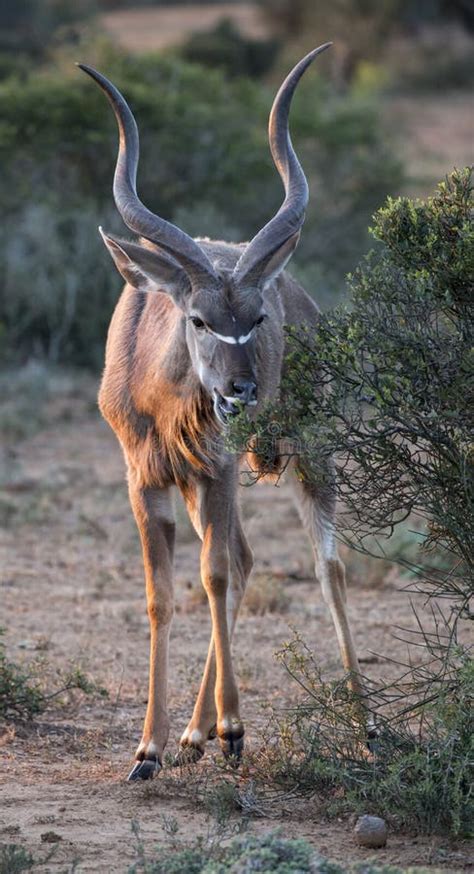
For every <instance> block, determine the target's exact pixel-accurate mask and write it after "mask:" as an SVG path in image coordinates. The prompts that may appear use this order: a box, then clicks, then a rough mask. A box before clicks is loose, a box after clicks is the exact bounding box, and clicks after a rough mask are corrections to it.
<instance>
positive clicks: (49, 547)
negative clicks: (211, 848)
mask: <svg viewBox="0 0 474 874" xmlns="http://www.w3.org/2000/svg"><path fill="white" fill-rule="evenodd" d="M64 414H65V411H64V410H62V411H61V415H62V421H61V422H56V423H55V422H54V421H51V424H50V426H49V427H48V428H46V429H43V430H42V431H40V432H39V433H37V434H36V435H35V436H33V437H31V438H29V439H26V440H23V441H16V442H15V443H12V442H10V443H9V444H8V445H6V446H4V449H3V451H2V471H1V479H2V485H3V487H4V491H3V496H2V504H1V510H2V515H3V522H4V528H3V534H2V542H1V554H0V560H1V561H0V563H1V605H2V610H1V616H2V620H1V621H2V625H5V626H6V630H7V633H6V644H7V647H8V655H9V657H10V658H11V659H12V660H14V661H20V662H21V661H27V662H28V661H31V660H33V659H39V660H40V661H41V662H42V667H41V669H40V673H42V674H44V675H46V676H48V677H49V682H52V683H53V685H54V682H56V683H58V682H59V680H58V679H57V678H56V680H55V679H54V677H55V674H56V672H57V671H58V670H59V669H61V668H66V669H69V668H70V667H71V666H74V665H80V666H81V667H82V668H83V669H84V670H85V671H87V672H88V674H89V675H90V676H91V678H93V680H94V681H95V682H97V683H98V684H100V685H101V686H103V687H105V689H106V690H107V693H108V697H107V698H101V697H100V696H95V697H89V696H84V695H83V694H82V693H76V694H75V695H73V696H72V697H71V696H69V697H66V698H65V699H64V700H56V701H55V702H54V704H52V705H51V707H50V709H49V710H47V711H46V712H45V713H44V714H43V715H42V716H40V717H39V718H38V719H37V721H36V722H35V723H34V725H33V726H32V727H29V728H19V727H17V729H16V730H15V729H14V728H13V727H9V728H7V729H6V730H5V731H4V733H3V736H2V738H1V746H0V754H1V757H2V769H1V775H0V781H1V786H0V798H1V803H0V841H3V842H15V843H19V844H21V845H25V846H27V847H28V848H29V849H30V850H31V851H32V852H33V853H34V854H35V855H38V856H41V855H42V854H43V855H44V853H45V852H46V851H47V850H48V849H49V846H50V845H49V844H48V843H45V840H46V839H45V838H44V837H43V838H42V835H45V833H47V832H51V831H52V832H54V834H55V835H56V836H59V838H60V840H58V842H57V849H56V852H55V854H54V857H53V859H52V860H51V861H50V862H48V864H47V865H46V866H45V867H44V870H50V871H59V870H61V871H64V866H65V864H66V863H68V864H69V865H70V864H71V862H72V861H73V860H74V859H77V860H79V867H78V869H77V870H78V871H80V872H89V871H107V872H108V871H113V872H126V871H127V869H128V866H129V865H130V864H131V863H132V861H133V859H134V849H133V842H132V836H131V822H132V820H134V821H137V822H139V824H140V828H141V831H142V834H143V837H144V839H145V844H146V846H147V848H148V849H150V848H152V847H153V846H154V845H155V844H156V843H158V842H160V841H163V840H164V839H165V838H166V835H165V831H166V821H167V818H168V819H169V817H170V816H172V817H175V818H176V820H177V821H178V823H179V825H180V829H181V831H180V834H181V835H182V837H183V839H184V840H186V839H189V838H191V837H194V836H195V835H196V834H198V833H203V832H204V831H205V830H206V828H207V825H206V817H205V813H204V811H203V810H202V809H201V808H200V807H199V805H198V804H197V803H196V792H197V791H198V788H199V784H200V781H201V782H202V781H205V780H206V775H208V774H209V772H210V769H212V764H211V762H212V759H211V757H212V755H213V754H214V752H215V745H213V744H212V745H210V746H209V755H206V756H205V758H204V759H203V760H202V761H201V762H200V763H199V764H198V765H197V766H195V768H194V769H193V771H192V773H190V774H186V773H182V772H180V771H177V770H171V769H168V770H165V771H164V772H163V773H162V775H161V776H160V778H158V779H157V780H156V781H154V782H153V784H141V785H136V784H134V785H128V784H126V783H125V782H124V778H125V776H126V774H127V771H128V768H129V766H130V764H131V761H132V757H133V751H134V748H135V745H136V743H137V742H138V740H139V736H140V729H141V721H142V719H143V716H144V712H145V702H146V684H147V648H148V636H149V635H148V622H147V616H146V612H145V601H144V592H143V583H142V571H141V560H140V552H139V545H138V538H137V534H136V531H135V528H134V523H133V521H132V516H131V512H130V510H129V507H128V502H127V495H126V488H125V483H124V474H123V463H122V458H121V454H120V451H119V449H118V446H117V444H116V442H115V438H114V436H113V434H112V433H111V432H110V431H109V430H108V428H107V426H106V425H105V424H104V423H102V422H101V421H100V419H99V417H98V414H97V413H96V412H95V411H94V410H93V408H92V405H91V406H90V408H89V405H88V404H83V403H82V404H81V403H79V401H78V400H77V399H74V398H72V399H71V400H70V408H69V411H68V412H67V418H68V419H69V421H64ZM241 491H242V502H243V515H244V519H245V526H246V530H247V532H248V536H249V539H250V541H251V544H252V547H253V548H254V551H255V555H256V566H255V571H254V575H253V584H252V586H253V593H254V594H253V600H252V599H251V601H250V602H249V606H248V607H247V608H244V609H243V611H242V619H241V621H240V623H239V626H238V630H237V635H236V640H235V647H234V650H235V661H236V665H237V674H238V678H239V685H240V690H241V710H242V714H243V718H244V721H245V724H246V729H247V734H246V738H247V745H248V748H250V749H255V748H256V747H258V744H259V742H260V737H261V730H262V727H263V726H264V725H265V724H266V720H267V717H266V710H265V704H266V703H267V702H272V703H273V704H274V705H283V704H285V703H288V701H294V699H295V695H296V694H297V692H296V689H295V686H294V684H292V681H291V680H290V679H289V677H288V676H287V675H286V674H285V672H284V670H283V668H282V667H281V666H279V665H278V664H277V663H276V662H275V660H274V658H273V653H274V652H275V650H277V649H278V648H279V647H280V646H281V644H282V643H283V642H284V641H285V640H287V639H288V638H289V637H290V636H291V632H290V626H295V627H297V628H298V630H299V631H300V632H301V633H302V634H303V636H304V637H305V638H306V640H307V642H308V643H309V644H310V645H311V646H312V647H313V648H314V650H315V652H316V653H317V655H318V657H319V658H320V659H321V661H322V664H323V665H324V666H325V670H326V671H327V674H328V676H331V675H334V676H337V675H338V674H339V675H340V673H341V669H340V664H339V658H338V653H337V648H336V643H335V639H334V631H333V628H332V625H331V621H330V618H329V616H328V613H327V610H326V608H325V607H324V605H323V603H322V601H321V596H320V592H319V587H318V586H317V585H316V583H314V582H313V579H312V572H311V557H310V552H309V548H308V545H307V543H306V540H305V538H304V536H303V533H302V531H301V529H300V527H299V523H298V520H297V516H296V513H295V511H294V508H293V506H292V503H291V500H290V495H289V492H288V488H287V486H285V485H282V486H281V487H279V488H275V487H274V486H272V485H263V486H256V487H253V488H250V489H248V488H247V489H242V490H241ZM177 516H178V522H179V539H178V547H177V552H176V563H175V580H176V603H177V612H176V618H175V622H174V628H173V633H172V642H171V673H170V676H171V683H170V709H171V720H172V729H171V738H170V745H169V749H170V751H171V752H173V751H174V750H175V749H176V745H177V742H178V739H179V736H180V734H181V732H182V730H183V727H184V726H185V724H186V722H187V719H188V718H189V715H190V713H191V710H192V706H193V701H194V699H195V696H196V693H197V690H198V685H199V679H200V674H201V671H202V667H203V663H204V657H205V652H206V649H207V644H208V639H209V617H208V610H207V606H206V604H205V602H204V600H203V598H202V596H201V595H200V584H199V582H198V548H199V547H198V542H197V541H196V538H195V535H194V533H193V532H192V529H191V526H190V524H189V522H188V521H187V519H186V516H185V514H184V511H183V508H182V507H181V505H179V504H178V507H177ZM359 568H360V565H359ZM352 576H353V578H352V580H351V585H350V592H349V601H350V616H351V620H352V623H353V628H354V631H355V639H356V643H357V646H358V649H359V653H360V656H361V658H362V661H363V663H364V667H365V669H366V671H367V673H368V674H370V676H372V677H379V676H382V675H383V676H387V674H388V673H389V672H390V667H389V666H387V665H386V664H384V663H383V660H382V659H381V657H378V656H375V657H374V655H373V653H389V654H390V655H391V656H392V657H394V656H396V655H401V656H403V655H405V648H404V646H403V645H402V644H401V643H399V642H397V641H396V640H394V638H393V626H395V625H408V626H412V625H413V617H412V615H411V611H410V605H409V599H408V596H407V595H406V593H404V592H402V591H400V589H401V584H397V582H396V580H394V579H393V575H392V580H391V581H390V576H389V577H387V578H386V579H385V581H384V582H383V583H379V584H378V585H377V586H374V584H373V580H372V582H371V583H370V585H369V583H368V576H365V575H361V574H360V570H359V575H358V576H357V574H356V575H355V576H354V573H353V575H352ZM372 577H373V573H372ZM269 583H271V585H272V586H273V587H274V589H273V592H274V595H275V597H274V601H275V604H274V605H273V606H274V608H275V612H268V611H267V612H265V613H264V615H255V613H252V612H251V609H249V608H252V605H254V604H255V597H256V593H257V594H258V592H259V591H260V590H261V589H262V588H263V589H265V588H266V589H267V590H268V585H269ZM270 600H271V599H269V598H268V596H266V597H264V598H263V603H264V604H265V603H268V604H269V603H270ZM251 827H252V828H254V829H260V830H262V829H271V828H276V827H281V828H282V830H283V833H284V834H287V835H289V836H295V835H300V836H304V837H306V838H307V839H308V840H309V841H310V842H311V843H312V844H314V845H315V846H316V847H317V848H318V849H319V850H321V851H322V852H323V853H326V854H328V855H329V856H331V857H332V858H334V859H337V860H340V861H344V860H348V859H352V860H363V859H365V858H367V857H369V856H371V855H372V854H373V851H372V852H371V851H368V850H367V851H366V850H362V849H358V848H356V847H355V845H354V843H353V838H352V825H351V823H350V821H345V820H338V821H334V820H333V821H329V820H328V819H327V818H326V816H325V811H324V804H323V803H321V801H320V802H316V801H314V802H304V803H300V802H297V801H295V800H293V801H292V800H287V801H285V800H283V801H282V802H280V803H279V804H275V805H274V806H273V807H271V808H267V809H266V810H265V811H264V816H263V818H259V819H257V820H255V821H254V822H253V823H252V826H251ZM468 858H469V850H468V847H467V845H466V844H465V843H459V844H458V845H456V846H455V845H451V844H449V843H448V842H446V841H445V842H440V841H439V840H431V839H427V838H421V837H419V838H417V837H414V836H413V835H412V836H409V835H403V834H401V835H400V834H392V835H391V837H390V840H389V843H388V845H387V848H386V849H384V850H380V851H379V852H378V854H377V859H378V860H379V861H380V862H392V863H395V862H397V863H400V862H401V863H403V864H404V865H406V866H408V865H417V864H433V865H436V866H437V867H443V866H444V868H445V869H446V870H450V871H454V870H462V869H463V868H465V867H467V865H468Z"/></svg>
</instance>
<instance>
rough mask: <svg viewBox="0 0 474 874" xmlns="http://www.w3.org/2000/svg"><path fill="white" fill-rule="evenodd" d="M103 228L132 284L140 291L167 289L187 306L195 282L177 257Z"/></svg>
mask: <svg viewBox="0 0 474 874" xmlns="http://www.w3.org/2000/svg"><path fill="white" fill-rule="evenodd" d="M99 232H100V235H101V237H102V239H103V241H104V243H105V245H106V246H107V249H108V250H109V252H110V254H111V256H112V259H113V261H114V263H115V266H116V268H117V270H118V272H119V273H120V274H121V275H122V276H123V278H124V279H125V281H126V282H128V283H129V285H132V286H133V287H134V288H136V289H137V291H146V292H152V291H164V292H166V294H169V295H170V296H171V297H172V298H173V300H174V302H175V303H176V304H177V305H178V306H180V307H182V308H183V306H184V299H185V298H186V296H187V295H188V294H189V292H190V290H191V283H190V281H189V278H188V275H187V273H186V272H185V271H184V270H183V268H182V267H180V266H179V264H177V263H176V261H174V260H173V259H172V258H171V257H170V256H168V255H166V254H165V253H164V252H162V251H157V250H156V249H147V248H146V247H145V246H140V245H138V243H129V242H128V241H127V240H118V239H117V238H116V237H113V236H111V235H110V234H105V233H104V231H103V230H102V228H99Z"/></svg>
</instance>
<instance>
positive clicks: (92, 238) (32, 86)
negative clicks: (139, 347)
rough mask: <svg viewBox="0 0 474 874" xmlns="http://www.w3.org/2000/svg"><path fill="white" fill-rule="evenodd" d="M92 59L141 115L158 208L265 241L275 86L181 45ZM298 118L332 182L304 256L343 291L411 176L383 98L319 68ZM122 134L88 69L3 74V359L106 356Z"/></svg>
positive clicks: (186, 222) (305, 88)
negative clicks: (335, 80) (375, 215)
mask: <svg viewBox="0 0 474 874" xmlns="http://www.w3.org/2000/svg"><path fill="white" fill-rule="evenodd" d="M78 52H79V53H80V50H78ZM91 54H92V55H94V54H95V57H94V56H93V57H92V58H91V57H90V55H91ZM86 59H87V60H89V61H91V62H93V63H95V64H96V65H97V66H98V67H99V68H101V69H103V70H104V71H105V72H106V73H107V74H108V75H109V76H110V77H111V78H112V79H113V80H114V81H115V82H116V83H117V85H118V87H119V88H120V89H121V90H122V91H123V92H124V93H125V94H126V96H127V98H128V99H129V101H130V104H131V106H132V108H133V110H134V112H135V113H136V117H137V121H138V124H139V127H140V130H141V164H140V179H139V184H140V191H141V192H143V193H144V194H143V196H144V199H146V202H147V205H149V206H150V208H151V209H153V210H155V211H156V212H158V213H159V214H160V215H163V216H164V217H166V218H170V219H171V220H175V221H178V220H179V221H182V222H183V226H184V229H185V230H189V231H190V232H194V233H196V232H198V233H201V234H203V233H207V234H208V235H210V236H217V237H220V236H221V234H222V232H223V229H224V230H225V231H226V234H229V235H230V236H231V238H234V239H248V238H250V237H251V236H253V234H254V233H255V232H256V230H257V229H258V228H259V227H261V226H262V225H263V224H264V223H265V222H266V221H267V220H268V218H269V216H271V215H272V214H273V213H274V212H275V211H276V209H277V208H278V206H279V203H280V200H281V190H280V185H279V182H278V178H277V177H276V173H275V170H274V168H273V165H272V162H271V158H270V155H269V151H268V145H267V137H266V124H267V115H268V109H269V106H270V102H271V94H270V93H269V92H268V91H267V90H266V87H265V86H262V85H259V84H257V83H253V82H251V81H250V80H248V79H245V78H234V79H232V80H229V79H227V78H226V77H225V76H224V75H223V74H222V73H221V72H219V71H216V70H213V71H211V70H209V69H207V70H206V69H204V68H202V67H199V66H197V65H193V64H189V63H186V62H184V61H182V60H180V59H178V58H176V57H173V56H169V57H166V58H163V57H160V56H156V55H155V56H141V57H132V56H129V55H126V54H124V53H122V52H119V51H116V50H114V49H112V48H110V46H108V45H105V46H104V45H102V44H100V45H98V46H97V47H96V48H95V49H89V52H88V57H87V58H86ZM71 68H72V65H71ZM292 129H293V132H294V139H295V142H296V143H297V145H298V150H299V152H300V153H301V157H302V161H303V164H304V166H305V169H306V171H307V174H308V177H309V178H310V179H311V180H314V181H315V183H314V184H315V187H316V189H317V190H318V194H317V196H316V197H315V199H314V200H315V205H314V208H313V209H312V210H310V211H309V212H308V219H307V226H306V229H305V234H304V235H303V241H302V245H301V247H300V251H299V253H298V257H299V263H300V267H301V269H302V270H307V269H309V265H310V264H312V262H313V261H314V260H317V261H318V263H319V264H320V268H319V273H318V283H319V284H320V285H321V286H323V288H324V287H325V286H326V287H330V288H331V289H332V290H333V291H336V290H337V289H338V286H340V284H341V279H342V275H343V272H344V271H345V270H347V269H349V268H350V267H352V266H353V264H354V263H355V261H356V260H357V258H358V256H359V254H360V252H362V251H363V249H364V246H365V243H366V224H367V220H368V217H369V215H370V214H371V212H372V211H373V209H374V208H375V207H376V206H378V204H379V203H380V202H381V199H382V197H384V196H385V194H386V193H387V191H389V190H392V189H393V188H394V187H395V186H397V185H398V184H399V180H400V170H399V167H398V165H397V163H396V162H395V161H394V160H393V157H392V156H391V153H390V151H389V149H388V147H387V145H386V142H385V140H384V139H383V137H382V135H381V131H380V127H379V123H378V119H377V114H376V112H375V108H374V107H373V106H371V105H370V104H368V103H367V102H366V101H362V100H361V99H360V98H356V97H351V95H346V96H343V95H340V94H337V93H336V92H335V91H334V90H332V89H331V87H330V86H327V85H324V84H323V83H322V82H321V81H319V80H318V79H317V78H315V77H314V75H313V76H312V78H311V81H309V80H308V81H307V82H303V83H302V85H301V89H300V91H299V93H298V95H297V98H296V101H295V106H294V111H293V117H292ZM116 144H117V134H116V129H115V122H114V119H113V117H112V113H111V112H109V111H107V107H106V106H105V104H104V98H103V95H101V94H100V93H99V91H98V89H97V88H95V87H94V85H93V83H91V82H90V81H89V80H88V79H86V77H85V76H84V75H83V74H79V73H74V74H71V75H70V76H69V75H66V76H64V75H63V74H62V73H61V75H59V74H58V71H57V70H55V71H54V72H53V71H51V70H50V71H49V72H47V71H42V72H40V73H38V72H32V73H31V75H29V76H28V77H27V78H26V79H22V80H20V79H15V78H13V79H12V78H10V79H9V80H8V81H6V82H4V83H3V84H2V85H0V159H1V161H2V168H3V174H2V182H1V183H0V206H1V208H2V214H3V216H4V229H5V231H4V234H3V235H2V241H1V242H0V269H1V271H2V275H5V276H6V278H7V279H6V283H4V284H3V285H2V288H1V289H0V337H1V341H2V347H3V349H2V353H0V354H2V357H3V358H5V357H7V356H8V357H9V358H10V359H13V361H18V360H25V359H26V358H27V357H28V356H29V355H31V354H36V355H43V356H45V357H46V358H49V359H50V360H57V361H60V362H70V363H78V364H86V365H89V366H92V367H97V364H98V361H99V359H100V356H101V353H100V351H99V350H100V347H101V345H102V343H103V338H104V334H105V328H106V324H107V322H108V320H109V318H110V314H111V310H112V308H113V302H114V300H115V298H116V296H117V294H118V290H119V288H120V280H119V278H118V277H115V275H114V271H113V269H112V268H111V266H110V264H109V262H108V259H107V256H106V253H104V252H102V251H101V244H100V243H99V241H98V237H97V230H96V227H97V225H98V224H103V225H104V226H105V227H107V228H108V229H109V230H112V231H113V230H120V227H121V224H120V221H119V219H118V218H116V217H115V215H114V214H113V212H112V196H111V186H112V176H113V168H114V162H115V154H116ZM242 179H245V180H246V184H245V185H243V184H242ZM201 215H202V219H203V220H202V223H201ZM112 216H113V217H112ZM18 228H20V230H21V236H20V235H19V234H18V230H17V229H18ZM313 278H314V277H313V276H312V275H311V276H309V279H310V281H312V279H313ZM36 283H37V284H38V287H36ZM310 290H312V289H311V288H310Z"/></svg>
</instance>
